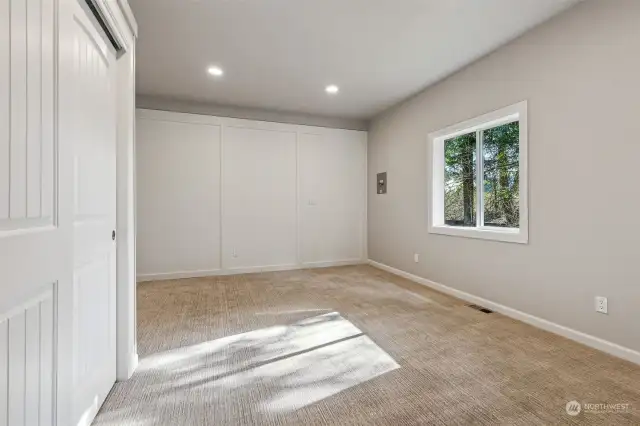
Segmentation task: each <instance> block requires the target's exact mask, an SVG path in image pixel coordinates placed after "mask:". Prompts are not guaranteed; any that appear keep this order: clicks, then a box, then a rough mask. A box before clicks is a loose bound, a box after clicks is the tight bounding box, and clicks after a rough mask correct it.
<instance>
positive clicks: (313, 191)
mask: <svg viewBox="0 0 640 426" xmlns="http://www.w3.org/2000/svg"><path fill="white" fill-rule="evenodd" d="M366 144H367V141H366V134H364V133H363V132H352V131H344V130H342V131H332V130H321V131H318V132H317V133H316V132H314V133H310V132H306V133H304V132H303V133H300V136H299V150H300V154H299V159H300V161H299V175H300V233H301V235H300V242H301V243H300V245H301V247H300V251H301V262H302V263H303V264H304V265H308V266H313V265H321V264H324V263H336V262H357V261H360V260H362V259H364V245H365V232H366V230H365V221H364V218H365V204H366V203H365V197H366V182H365V178H366V161H367V153H366V149H367V145H366Z"/></svg>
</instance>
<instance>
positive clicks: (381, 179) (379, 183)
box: [376, 172, 387, 194]
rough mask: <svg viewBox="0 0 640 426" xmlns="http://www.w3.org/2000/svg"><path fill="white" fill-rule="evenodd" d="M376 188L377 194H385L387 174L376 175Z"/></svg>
mask: <svg viewBox="0 0 640 426" xmlns="http://www.w3.org/2000/svg"><path fill="white" fill-rule="evenodd" d="M376 187H377V188H378V190H377V192H378V194H386V193H387V172H382V173H378V175H377V176H376Z"/></svg>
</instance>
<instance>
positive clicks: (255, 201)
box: [222, 124, 297, 270]
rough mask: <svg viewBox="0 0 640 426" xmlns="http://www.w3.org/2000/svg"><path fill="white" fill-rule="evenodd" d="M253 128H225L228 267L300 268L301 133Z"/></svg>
mask: <svg viewBox="0 0 640 426" xmlns="http://www.w3.org/2000/svg"><path fill="white" fill-rule="evenodd" d="M249 126H250V124H249ZM249 126H247V127H235V126H227V127H226V128H225V134H224V137H225V144H224V156H223V168H224V177H223V182H224V183H223V189H222V191H223V194H224V207H223V218H222V224H223V225H222V229H223V232H224V240H223V257H222V260H223V265H224V266H225V268H227V269H232V270H233V269H246V268H253V267H279V266H280V267H284V266H295V265H296V263H297V252H296V230H297V227H296V132H295V130H294V129H291V130H288V131H282V130H275V129H273V130H271V129H268V130H265V129H260V128H252V127H249Z"/></svg>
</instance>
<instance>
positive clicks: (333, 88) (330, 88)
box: [324, 84, 340, 95]
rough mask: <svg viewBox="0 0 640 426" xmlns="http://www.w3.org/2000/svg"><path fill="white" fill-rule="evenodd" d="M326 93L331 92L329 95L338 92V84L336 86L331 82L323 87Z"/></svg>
mask: <svg viewBox="0 0 640 426" xmlns="http://www.w3.org/2000/svg"><path fill="white" fill-rule="evenodd" d="M324 90H325V91H326V92H327V93H329V94H331V95H335V94H336V93H338V92H339V91H340V88H338V86H336V85H335V84H331V85H329V86H327V87H326V89H324Z"/></svg>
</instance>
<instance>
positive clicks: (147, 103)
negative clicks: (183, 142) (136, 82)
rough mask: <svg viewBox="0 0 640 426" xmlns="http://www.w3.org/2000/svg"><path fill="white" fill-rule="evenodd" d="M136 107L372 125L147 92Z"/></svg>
mask: <svg viewBox="0 0 640 426" xmlns="http://www.w3.org/2000/svg"><path fill="white" fill-rule="evenodd" d="M136 108H146V109H155V110H160V111H173V112H186V113H191V114H203V115H214V116H217V117H231V118H244V119H247V120H259V121H271V122H275V123H287V124H303V125H308V126H318V127H330V128H334V129H348V130H367V128H368V124H369V123H368V122H367V121H365V120H351V119H344V118H335V117H322V116H317V115H309V114H299V113H293V112H281V111H273V110H265V109H258V108H243V107H236V106H229V105H219V104H209V103H200V102H189V101H181V100H176V99H170V98H164V97H158V96H146V95H137V96H136Z"/></svg>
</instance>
